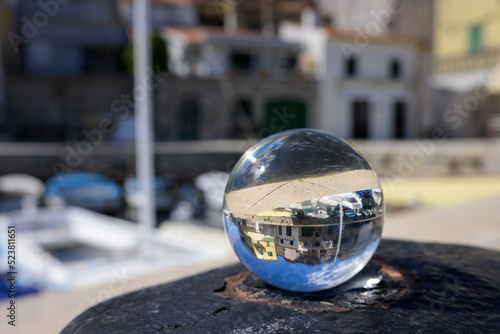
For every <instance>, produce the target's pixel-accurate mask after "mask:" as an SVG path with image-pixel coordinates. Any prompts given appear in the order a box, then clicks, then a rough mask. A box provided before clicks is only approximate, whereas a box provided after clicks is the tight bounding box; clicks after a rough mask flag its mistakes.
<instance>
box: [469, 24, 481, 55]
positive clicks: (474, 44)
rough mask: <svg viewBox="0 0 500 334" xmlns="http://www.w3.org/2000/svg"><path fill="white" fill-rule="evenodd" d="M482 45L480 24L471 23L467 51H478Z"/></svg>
mask: <svg viewBox="0 0 500 334" xmlns="http://www.w3.org/2000/svg"><path fill="white" fill-rule="evenodd" d="M481 47H482V28H481V26H480V25H478V24H477V25H473V26H472V27H470V28H469V52H471V53H474V52H478V51H479V50H480V49H481Z"/></svg>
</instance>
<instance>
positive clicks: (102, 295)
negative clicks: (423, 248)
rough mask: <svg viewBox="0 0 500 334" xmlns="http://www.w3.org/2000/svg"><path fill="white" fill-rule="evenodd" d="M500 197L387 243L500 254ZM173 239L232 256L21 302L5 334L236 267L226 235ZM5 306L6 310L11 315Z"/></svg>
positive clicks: (408, 220)
mask: <svg viewBox="0 0 500 334" xmlns="http://www.w3.org/2000/svg"><path fill="white" fill-rule="evenodd" d="M499 206H500V196H494V195H493V196H490V197H488V198H482V199H478V198H474V197H473V198H469V199H468V200H467V201H465V202H464V201H458V202H456V203H455V204H452V203H451V204H450V203H448V205H445V206H441V207H436V208H434V209H432V208H428V209H423V210H419V211H402V212H398V213H393V214H391V215H388V217H387V219H386V223H385V226H384V232H383V237H384V238H398V239H405V240H415V241H432V242H442V243H456V244H463V245H471V246H477V247H485V248H490V249H495V250H499V251H500V221H499V218H498V216H499V215H498V210H499ZM169 233H187V234H189V235H191V236H193V235H194V236H198V237H200V236H204V237H205V238H207V239H209V240H210V241H211V242H214V243H216V244H218V245H224V243H225V246H223V247H226V249H227V252H225V253H224V256H221V257H220V259H217V260H214V261H213V262H211V263H197V264H195V265H189V264H187V265H186V266H178V267H175V268H170V269H168V270H164V271H162V272H158V273H155V274H151V275H148V276H146V277H144V276H143V277H127V276H124V277H121V278H119V279H116V280H114V281H112V282H108V283H107V284H104V285H101V286H98V287H93V288H88V289H84V290H75V291H71V292H68V293H64V294H60V293H55V292H45V293H41V294H38V295H34V296H27V297H24V298H22V297H21V298H19V299H18V304H17V306H18V309H17V310H18V317H17V323H18V326H16V327H15V328H12V327H10V326H7V325H6V322H7V321H6V320H5V319H6V318H5V316H1V314H2V313H1V312H3V311H1V312H0V319H3V320H1V322H0V333H2V334H3V333H47V334H52V333H59V331H60V330H61V329H62V328H63V327H64V326H65V325H66V324H67V323H68V322H69V321H71V320H72V319H73V318H74V317H75V316H76V315H77V314H79V313H80V312H82V311H83V310H84V309H86V308H88V307H90V306H92V305H94V304H96V303H98V302H100V301H102V300H105V299H107V298H111V297H113V296H117V295H121V294H123V293H125V292H128V291H132V290H136V289H140V288H142V287H146V286H150V285H154V284H159V283H163V282H168V281H173V280H176V279H180V278H182V277H186V276H190V275H194V274H197V273H201V272H204V271H206V270H209V269H212V268H217V267H221V266H223V265H226V264H229V263H233V262H236V261H237V259H236V257H235V256H234V255H233V254H232V251H231V250H230V248H229V246H228V244H227V241H225V236H224V235H223V233H224V232H223V231H222V230H215V229H210V230H203V229H201V228H197V227H195V226H186V227H185V228H183V227H180V226H179V225H175V226H173V227H170V228H169ZM6 306H7V305H6V304H5V302H4V303H0V310H5V309H6Z"/></svg>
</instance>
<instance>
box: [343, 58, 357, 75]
mask: <svg viewBox="0 0 500 334" xmlns="http://www.w3.org/2000/svg"><path fill="white" fill-rule="evenodd" d="M357 65H358V64H357V60H356V58H355V57H354V56H349V58H347V59H346V62H345V75H346V76H347V77H349V78H352V77H355V76H356V75H357V72H358V66H357Z"/></svg>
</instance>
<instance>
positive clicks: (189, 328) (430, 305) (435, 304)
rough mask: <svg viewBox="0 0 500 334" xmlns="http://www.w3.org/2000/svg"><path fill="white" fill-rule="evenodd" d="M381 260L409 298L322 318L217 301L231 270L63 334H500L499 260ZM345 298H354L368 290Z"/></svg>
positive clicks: (97, 315) (84, 318) (122, 305)
mask: <svg viewBox="0 0 500 334" xmlns="http://www.w3.org/2000/svg"><path fill="white" fill-rule="evenodd" d="M376 257H377V258H378V259H381V260H383V261H385V262H386V263H389V264H391V265H392V266H395V267H399V268H403V269H404V270H405V271H406V272H409V273H411V275H412V276H413V278H414V281H413V283H412V289H411V290H412V293H411V294H409V295H407V296H406V297H405V299H403V300H391V301H388V303H387V304H386V305H384V307H374V305H371V304H370V303H366V306H365V305H363V303H362V304H357V305H356V306H355V307H354V306H352V305H349V303H347V305H344V306H347V307H348V308H349V310H348V311H339V310H337V311H335V310H328V311H322V312H318V311H302V310H297V309H293V308H290V307H286V306H281V305H276V304H269V303H263V302H244V301H241V300H240V299H237V298H227V297H222V296H221V295H220V292H221V291H223V290H224V289H225V281H224V277H228V276H231V275H234V274H237V273H240V272H242V271H244V270H245V269H244V267H243V266H242V265H234V266H230V267H226V268H221V269H217V270H213V271H210V272H207V273H204V274H201V275H198V276H194V277H190V278H187V279H183V280H180V281H177V282H172V283H167V284H164V285H159V286H154V287H151V288H148V289H144V290H140V291H136V292H132V293H129V294H126V295H123V296H120V297H117V298H114V299H111V300H109V301H106V302H104V303H101V304H99V305H96V306H95V307H92V308H90V309H88V310H87V311H85V312H84V313H82V314H81V315H80V316H78V317H77V318H76V319H74V320H73V321H72V322H71V323H70V324H69V325H68V326H67V327H66V328H65V329H64V330H63V333H332V332H342V333H386V332H394V333H436V332H437V333H500V253H498V252H494V251H489V250H484V249H479V248H471V247H463V246H453V245H439V244H422V243H411V242H403V241H394V240H384V241H382V242H381V244H380V246H379V248H378V250H377V253H376ZM388 286H391V284H389V285H388ZM392 287H394V286H393V285H392ZM262 288H263V289H267V288H270V287H267V286H265V285H263V287H262ZM270 289H272V288H270ZM272 291H273V294H274V295H276V294H280V291H279V290H276V289H273V290H272ZM343 293H348V294H349V298H352V297H353V296H355V294H360V296H362V295H363V294H366V293H367V291H366V290H364V289H356V290H350V291H348V292H345V291H344V292H343ZM368 293H369V292H368ZM325 296H329V297H328V298H331V294H329V293H325ZM285 297H286V298H294V296H290V295H289V294H288V295H286V296H285ZM295 297H296V298H306V299H307V298H308V297H301V296H295ZM315 298H317V296H316V297H315ZM325 298H326V297H325ZM337 302H339V301H338V298H337Z"/></svg>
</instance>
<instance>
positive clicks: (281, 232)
mask: <svg viewBox="0 0 500 334" xmlns="http://www.w3.org/2000/svg"><path fill="white" fill-rule="evenodd" d="M278 234H279V235H283V230H282V228H281V225H280V226H278Z"/></svg>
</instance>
